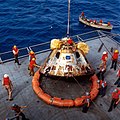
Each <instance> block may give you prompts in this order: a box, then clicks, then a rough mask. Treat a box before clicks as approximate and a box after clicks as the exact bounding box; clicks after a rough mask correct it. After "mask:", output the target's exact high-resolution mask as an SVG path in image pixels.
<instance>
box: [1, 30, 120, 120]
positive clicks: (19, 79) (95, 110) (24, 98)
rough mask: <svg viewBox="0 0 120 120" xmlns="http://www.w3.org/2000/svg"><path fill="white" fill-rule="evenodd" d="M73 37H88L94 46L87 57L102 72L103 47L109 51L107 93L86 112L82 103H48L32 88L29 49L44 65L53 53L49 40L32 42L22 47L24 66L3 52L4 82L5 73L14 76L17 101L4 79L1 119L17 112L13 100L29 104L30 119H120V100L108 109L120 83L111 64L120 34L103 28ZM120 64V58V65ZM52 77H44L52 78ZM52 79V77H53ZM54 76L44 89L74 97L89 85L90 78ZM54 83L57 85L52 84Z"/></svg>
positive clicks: (38, 61)
mask: <svg viewBox="0 0 120 120" xmlns="http://www.w3.org/2000/svg"><path fill="white" fill-rule="evenodd" d="M72 38H73V40H75V42H77V41H78V40H80V41H83V42H84V41H85V42H86V43H87V44H88V45H89V46H90V51H89V53H88V54H87V56H86V57H87V59H88V61H89V62H90V64H91V66H92V67H93V68H94V69H95V71H96V73H97V72H98V70H97V67H98V66H99V64H100V59H101V56H102V53H103V51H108V56H109V57H108V62H107V71H106V73H105V80H106V81H107V84H108V87H107V92H106V95H105V96H104V97H100V96H98V97H97V99H96V100H94V101H93V102H92V104H91V106H90V109H89V110H88V112H87V113H82V107H72V108H59V107H55V106H51V105H47V104H46V103H45V102H43V101H42V100H40V99H39V98H38V97H37V95H36V94H35V93H34V91H33V89H32V84H31V81H32V76H29V73H28V70H27V68H28V63H29V60H28V52H29V50H31V49H32V50H33V51H34V52H35V53H36V57H37V60H36V62H37V63H38V64H39V65H41V64H42V63H43V62H44V60H45V59H46V57H47V56H48V55H49V53H50V49H49V43H50V42H47V43H43V44H39V45H35V46H29V47H26V48H22V49H20V55H19V61H20V63H21V65H20V66H18V65H17V64H15V63H14V58H13V56H12V52H11V51H8V52H5V53H0V62H1V64H0V78H1V79H0V82H1V80H2V77H3V75H4V74H5V73H7V74H9V76H10V79H11V80H12V83H13V86H14V90H13V98H14V99H13V101H6V99H7V98H8V95H7V92H6V90H5V89H4V88H3V87H2V84H1V83H0V120H5V118H10V119H11V118H12V117H14V112H13V111H12V110H11V109H10V107H11V105H12V104H13V103H16V104H18V105H20V106H24V105H27V108H25V109H24V111H23V112H24V114H25V115H26V117H27V118H29V119H30V120H119V119H120V104H119V105H118V106H117V107H116V108H115V109H113V110H112V111H111V112H108V109H109V106H110V103H111V92H112V91H113V90H114V88H116V87H117V86H115V85H114V82H115V81H116V80H117V76H116V72H117V70H116V71H114V70H113V69H110V66H111V54H112V50H114V49H118V50H119V51H120V43H119V42H117V41H116V40H120V35H116V34H112V33H108V32H103V31H93V32H89V33H85V34H81V35H76V36H72ZM119 64H120V59H119V60H118V66H119ZM37 69H38V68H35V70H37ZM48 80H49V78H47V79H45V80H44V81H48ZM51 81H52V80H51ZM59 81H60V80H56V81H55V80H54V81H53V82H52V84H51V83H50V82H47V83H45V82H44V83H43V84H44V85H43V86H44V89H47V88H48V87H49V89H47V92H48V93H50V94H51V93H52V94H53V95H56V91H57V94H59V95H61V96H62V97H68V94H69V96H70V97H71V98H74V97H76V96H77V95H79V94H81V95H82V94H84V93H85V91H87V90H88V89H90V88H89V85H88V84H87V82H85V83H84V82H83V83H82V81H81V83H80V85H78V84H77V83H76V85H75V84H73V83H71V82H70V83H66V84H63V83H62V82H63V81H60V82H59ZM52 85H53V86H52Z"/></svg>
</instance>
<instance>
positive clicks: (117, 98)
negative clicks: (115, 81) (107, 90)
mask: <svg viewBox="0 0 120 120" xmlns="http://www.w3.org/2000/svg"><path fill="white" fill-rule="evenodd" d="M119 102H120V90H119V89H117V88H116V89H115V90H114V91H113V92H112V101H111V105H110V108H109V109H108V112H111V111H112V108H113V107H114V108H115V107H116V106H117V105H118V103H119Z"/></svg>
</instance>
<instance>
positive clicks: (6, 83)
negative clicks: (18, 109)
mask: <svg viewBox="0 0 120 120" xmlns="http://www.w3.org/2000/svg"><path fill="white" fill-rule="evenodd" d="M2 85H3V86H4V87H5V89H6V90H7V93H8V99H7V100H9V101H11V100H13V98H12V89H13V85H12V82H11V80H10V78H9V75H7V74H4V76H3V79H2Z"/></svg>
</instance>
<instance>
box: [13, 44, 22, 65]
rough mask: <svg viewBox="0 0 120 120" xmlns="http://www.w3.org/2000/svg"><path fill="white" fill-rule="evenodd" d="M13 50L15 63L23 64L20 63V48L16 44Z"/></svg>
mask: <svg viewBox="0 0 120 120" xmlns="http://www.w3.org/2000/svg"><path fill="white" fill-rule="evenodd" d="M12 52H13V55H14V58H15V63H17V64H18V65H21V64H20V63H19V60H18V53H19V49H18V48H17V46H16V45H14V46H13V48H12Z"/></svg>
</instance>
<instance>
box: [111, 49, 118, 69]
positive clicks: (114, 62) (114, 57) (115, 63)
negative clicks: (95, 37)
mask: <svg viewBox="0 0 120 120" xmlns="http://www.w3.org/2000/svg"><path fill="white" fill-rule="evenodd" d="M118 56H119V51H118V50H115V51H114V53H113V55H112V65H111V67H110V69H112V68H113V67H114V70H116V67H117V61H118Z"/></svg>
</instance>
